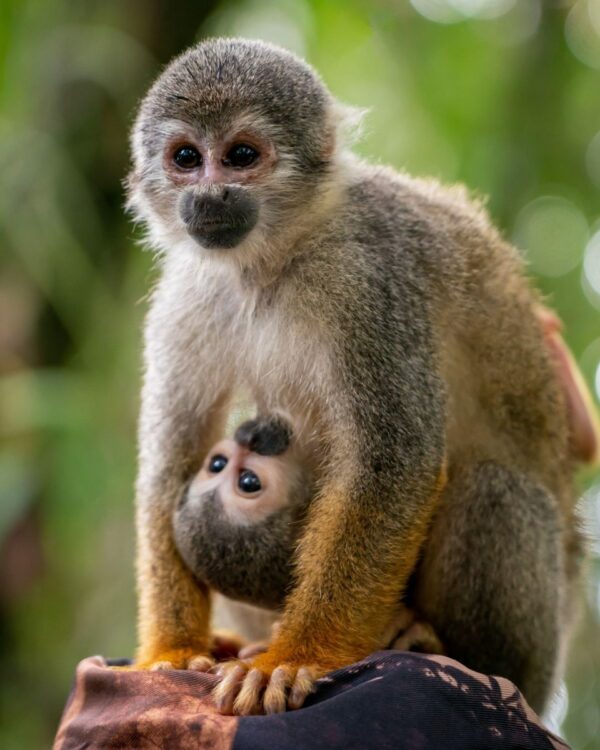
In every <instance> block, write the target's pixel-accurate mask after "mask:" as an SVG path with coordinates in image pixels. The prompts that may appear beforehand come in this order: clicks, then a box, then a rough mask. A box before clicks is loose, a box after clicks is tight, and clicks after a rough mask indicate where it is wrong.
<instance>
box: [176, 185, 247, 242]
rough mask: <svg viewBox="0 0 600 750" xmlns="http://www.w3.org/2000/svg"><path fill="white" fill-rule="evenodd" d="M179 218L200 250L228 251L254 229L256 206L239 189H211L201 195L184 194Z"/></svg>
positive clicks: (236, 187) (231, 187) (241, 189)
mask: <svg viewBox="0 0 600 750" xmlns="http://www.w3.org/2000/svg"><path fill="white" fill-rule="evenodd" d="M179 215H180V216H181V218H182V220H183V222H184V223H185V225H186V228H187V231H188V233H189V234H190V235H191V236H192V237H193V238H194V239H195V240H196V241H197V242H198V243H199V244H200V245H202V246H203V247H208V248H231V247H234V246H235V245H237V244H238V242H239V241H240V240H241V239H242V238H243V237H244V236H245V235H246V234H247V233H248V232H249V231H250V230H251V229H252V228H253V227H254V225H255V224H256V222H257V219H258V205H257V202H256V199H255V198H254V197H253V196H252V195H251V193H250V192H249V191H248V190H246V189H244V188H242V187H240V186H238V185H229V186H227V187H225V186H222V187H218V188H217V186H211V187H210V188H209V189H207V190H204V191H202V192H200V193H198V192H195V191H193V190H191V191H189V192H187V193H184V194H183V196H182V197H181V200H180V204H179Z"/></svg>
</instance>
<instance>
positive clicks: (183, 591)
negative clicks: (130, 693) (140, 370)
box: [136, 390, 226, 668]
mask: <svg viewBox="0 0 600 750" xmlns="http://www.w3.org/2000/svg"><path fill="white" fill-rule="evenodd" d="M225 401H226V397H225V395H223V396H221V398H220V399H218V400H216V401H215V402H214V403H213V405H212V408H211V409H210V410H208V412H207V414H206V416H205V417H204V419H203V420H202V421H196V419H194V416H193V414H194V412H193V410H192V411H190V409H189V403H188V404H187V406H186V409H185V410H184V409H179V408H174V403H173V400H172V398H171V399H170V398H169V396H168V395H167V394H166V393H163V394H162V396H161V394H160V390H159V391H158V392H151V393H147V392H146V393H145V394H144V403H143V406H142V430H141V432H142V437H141V441H142V443H144V442H145V441H147V442H148V443H150V446H145V447H144V445H142V446H141V451H142V456H143V458H142V460H141V462H140V473H139V478H138V482H137V540H138V541H137V587H138V600H139V601H138V608H139V609H138V643H139V648H138V652H137V658H136V664H137V666H139V667H142V668H145V667H150V666H152V667H155V668H158V667H165V668H168V667H175V668H179V667H186V666H187V667H195V668H202V667H205V666H209V663H208V661H203V660H202V659H201V658H198V657H201V656H202V655H206V656H207V655H208V653H209V650H210V642H209V615H210V601H209V592H208V588H207V587H203V586H201V585H200V584H199V583H198V582H197V581H196V580H195V579H194V578H193V577H192V575H191V573H190V571H189V569H188V568H187V567H186V566H185V565H184V564H183V562H182V560H181V558H180V556H179V554H178V552H177V550H176V548H175V544H174V541H173V521H172V516H173V509H174V508H175V506H176V504H177V502H178V501H179V499H180V498H181V496H182V493H183V492H184V491H185V487H186V484H187V482H188V481H189V479H190V478H191V477H192V476H193V475H194V474H195V473H196V471H197V469H198V464H199V463H200V462H201V460H202V458H203V456H204V454H205V452H206V451H207V450H208V449H209V448H210V446H211V445H212V444H213V443H214V441H215V439H217V438H218V437H219V436H220V434H221V432H222V424H223V408H222V407H223V404H224V402H225ZM165 402H166V403H168V404H169V409H168V410H167V409H166V408H165V407H164V406H163V404H165ZM181 406H183V404H181Z"/></svg>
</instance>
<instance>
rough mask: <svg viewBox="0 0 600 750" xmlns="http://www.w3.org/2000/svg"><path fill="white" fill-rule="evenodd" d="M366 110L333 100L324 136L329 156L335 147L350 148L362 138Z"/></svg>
mask: <svg viewBox="0 0 600 750" xmlns="http://www.w3.org/2000/svg"><path fill="white" fill-rule="evenodd" d="M368 112H369V110H368V109H361V108H360V107H352V106H350V105H349V104H342V102H338V101H337V100H334V101H333V103H332V105H331V108H330V110H329V117H328V127H327V136H326V137H327V142H328V145H329V148H330V151H329V154H328V157H329V158H331V156H333V153H334V151H335V150H336V148H341V149H342V150H343V149H344V148H350V147H351V146H353V145H354V144H355V143H356V142H358V141H359V140H360V139H361V138H362V135H363V132H364V121H365V118H366V116H367V114H368Z"/></svg>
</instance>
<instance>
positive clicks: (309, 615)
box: [216, 329, 445, 714]
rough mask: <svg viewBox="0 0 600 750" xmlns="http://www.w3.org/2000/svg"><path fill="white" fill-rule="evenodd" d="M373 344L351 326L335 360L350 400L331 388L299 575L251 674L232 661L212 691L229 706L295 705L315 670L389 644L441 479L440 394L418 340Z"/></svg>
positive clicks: (280, 707)
mask: <svg viewBox="0 0 600 750" xmlns="http://www.w3.org/2000/svg"><path fill="white" fill-rule="evenodd" d="M363 330H364V329H363ZM367 330H368V329H367ZM411 335H412V334H411ZM371 354H372V353H369V352H368V351H367V346H366V345H365V351H364V352H361V350H360V344H359V343H358V344H357V343H356V338H355V339H354V346H353V349H352V352H351V353H350V352H349V357H348V360H347V361H345V362H343V363H340V365H339V369H341V370H342V371H343V373H344V377H345V378H346V379H347V380H346V383H344V387H343V388H340V389H339V391H338V392H339V393H343V394H350V398H351V399H352V400H351V401H349V402H348V401H346V402H343V401H342V400H341V399H340V397H339V396H338V397H337V400H336V397H335V396H334V394H333V393H331V394H329V398H330V401H329V403H330V404H332V405H333V409H332V412H331V423H330V424H329V425H328V426H327V427H328V429H326V430H325V432H326V433H327V432H329V431H330V434H331V435H334V436H335V437H334V438H333V440H332V443H331V445H330V446H329V461H328V468H327V478H326V481H325V482H324V483H323V485H322V488H321V492H320V494H319V497H318V498H317V500H316V501H315V502H314V504H313V506H312V508H311V516H310V519H309V522H308V526H307V529H306V531H305V533H304V535H303V538H302V541H301V544H300V548H299V558H298V564H297V585H296V587H295V588H294V589H293V590H292V592H291V593H290V595H289V598H288V600H287V603H286V607H285V610H284V613H283V617H282V621H281V629H280V631H279V634H278V635H277V637H276V638H275V639H274V641H273V642H272V644H271V645H270V647H269V649H268V650H267V652H266V653H264V654H261V655H259V656H258V657H257V658H256V659H255V660H254V662H253V664H252V669H250V671H249V672H248V673H247V674H245V672H246V666H245V665H243V664H239V663H238V664H236V665H235V666H231V667H227V668H226V669H225V673H226V674H225V677H224V679H223V680H222V682H221V684H220V685H219V687H218V688H217V694H216V698H217V702H218V704H219V706H220V709H221V710H222V711H224V712H230V711H232V710H233V711H234V712H236V713H241V714H247V713H253V712H256V711H257V710H260V708H261V702H262V707H263V708H264V710H265V711H266V712H276V711H281V710H284V709H285V707H286V703H287V705H288V706H289V707H291V708H294V707H298V706H300V705H302V703H303V701H304V698H305V697H306V695H307V694H308V692H310V690H311V687H312V683H313V681H314V679H315V678H316V677H319V676H321V675H323V674H324V673H325V672H326V671H329V670H332V669H336V668H339V667H341V666H343V665H345V664H348V663H352V662H353V661H356V660H357V659H360V658H362V657H364V656H366V655H367V654H368V653H370V652H371V651H372V650H373V649H376V648H381V647H382V646H383V643H382V639H383V637H384V633H385V631H386V628H387V627H388V626H389V624H390V622H391V620H392V618H393V617H394V615H395V613H396V611H397V608H398V605H399V602H400V598H401V595H402V592H403V589H404V587H405V584H406V581H407V579H408V576H409V575H410V573H411V571H412V570H413V568H414V566H415V563H416V559H417V555H418V553H419V549H420V547H421V545H422V542H423V540H424V538H425V534H426V531H427V527H428V524H429V521H430V518H431V516H432V513H433V511H434V509H435V508H436V505H437V500H438V498H439V496H440V492H441V490H442V488H443V486H444V482H445V471H444V448H443V397H442V392H441V387H440V383H439V382H438V380H437V378H436V376H435V363H434V362H433V361H432V359H431V356H430V353H429V351H428V348H427V347H425V346H420V344H419V341H418V340H414V341H412V340H411V346H410V348H407V349H406V356H405V357H402V356H401V357H392V358H390V357H386V354H385V352H380V353H378V354H380V355H381V356H380V358H379V359H378V363H377V364H378V366H376V367H373V366H371V367H369V362H368V359H369V357H370V356H371ZM363 356H364V361H362V362H361V361H360V360H361V358H362V357H363ZM240 685H241V688H240ZM265 685H266V691H265V693H264V697H263V698H261V690H262V688H263V687H264V686H265Z"/></svg>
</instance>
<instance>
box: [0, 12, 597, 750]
mask: <svg viewBox="0 0 600 750" xmlns="http://www.w3.org/2000/svg"><path fill="white" fill-rule="evenodd" d="M432 18H433V19H437V20H431V19H432ZM442 21H443V22H442ZM209 33H210V34H214V33H219V34H240V35H244V36H255V37H262V38H265V39H269V40H271V41H275V42H279V43H281V44H284V45H285V46H288V47H290V48H291V49H294V50H295V51H297V52H299V53H300V54H302V55H304V56H305V57H307V59H308V60H309V61H310V62H312V63H313V64H314V65H315V66H316V67H317V68H318V69H319V70H320V71H321V73H322V75H323V77H324V78H325V80H326V82H327V83H328V85H329V86H330V87H331V89H332V90H333V91H334V93H335V94H336V95H337V96H338V97H339V98H340V99H342V100H343V101H345V102H347V103H348V104H352V105H356V106H358V107H366V108H369V109H370V110H371V112H370V114H369V115H368V116H367V118H366V120H365V125H364V134H363V138H362V140H361V141H360V143H359V144H358V146H357V150H358V151H359V152H360V153H361V154H364V155H365V156H368V157H369V158H373V159H376V160H380V161H382V162H387V163H390V164H392V165H393V166H395V167H397V168H406V169H407V170H408V171H410V172H413V173H417V174H434V175H437V176H439V177H440V178H442V179H443V180H445V181H457V180H458V181H464V182H466V183H467V184H468V185H469V187H470V188H471V189H473V190H474V191H475V192H477V193H480V194H484V195H489V196H490V197H489V206H490V210H491V213H492V215H493V216H494V218H495V220H496V221H497V222H498V224H499V225H500V226H501V228H502V229H503V231H504V232H505V233H506V234H507V236H509V237H512V238H513V239H515V240H516V241H517V242H521V243H522V244H523V245H525V246H524V247H523V250H524V251H526V252H528V253H529V258H530V260H531V263H532V266H531V268H532V273H534V274H535V275H536V276H537V278H536V281H537V283H538V284H539V285H540V287H541V288H542V290H543V291H544V292H545V293H546V294H547V295H548V296H549V299H550V302H551V304H552V305H553V306H554V307H555V308H556V309H557V311H558V312H559V313H560V315H561V317H562V318H563V320H564V321H565V323H566V326H567V328H566V335H567V338H568V340H569V342H570V344H571V346H572V347H573V349H574V352H575V354H576V356H577V357H578V358H579V361H580V363H581V366H582V369H583V371H584V373H585V375H586V377H587V378H588V380H589V382H590V385H591V386H592V387H594V385H595V387H596V388H600V376H599V375H598V373H599V372H600V371H599V369H598V368H599V364H600V329H599V326H598V309H599V308H600V303H599V300H600V289H599V288H598V285H597V280H598V278H599V277H600V254H598V253H596V254H595V251H593V242H590V243H589V244H588V246H587V247H588V249H587V251H586V250H585V246H586V243H588V240H589V239H590V238H591V237H592V236H593V235H594V234H595V233H596V232H597V231H598V230H599V229H600V223H599V219H600V216H599V210H598V192H599V188H600V139H599V138H598V137H597V138H596V139H595V140H594V136H597V133H598V130H599V128H600V124H599V123H600V98H599V97H598V90H599V83H600V81H599V77H600V76H599V74H598V69H599V68H600V3H599V2H598V0H579V2H577V3H560V4H559V3H557V4H550V3H543V2H542V1H541V0H519V2H514V0H513V1H512V2H511V0H468V1H467V0H453V2H450V0H413V2H411V3H409V2H403V1H402V0H376V2H370V1H369V0H349V1H348V2H342V0H224V1H222V2H217V1H216V0H215V1H212V2H203V3H192V2H189V0H188V1H187V2H185V1H183V0H177V1H176V2H170V3H167V2H166V0H148V1H147V2H145V3H143V4H140V3H119V2H117V0H105V1H104V2H99V0H92V1H91V2H87V3H72V2H68V0H54V1H53V2H52V3H43V2H42V0H3V2H2V3H1V4H0V264H1V267H2V277H1V279H0V450H1V452H0V493H1V499H0V547H1V548H2V557H1V558H0V635H1V636H2V638H0V659H1V660H2V663H1V664H0V673H1V674H2V675H3V682H2V684H1V686H0V706H1V707H2V708H1V709H0V712H1V713H2V715H0V745H1V746H2V747H3V748H38V747H47V746H49V744H50V740H51V738H52V736H53V733H54V730H55V727H56V723H57V721H58V716H59V714H60V710H61V708H62V706H63V704H64V701H65V698H66V695H67V693H68V690H69V686H70V682H71V678H72V673H73V669H74V665H75V663H76V661H77V660H78V659H79V658H81V657H83V656H86V655H89V654H91V653H103V654H106V655H126V654H130V653H131V651H132V649H133V646H134V639H135V632H134V591H133V573H132V570H133V549H134V538H133V520H132V519H133V513H132V504H131V497H132V484H133V477H134V471H135V420H136V414H137V393H138V387H139V369H140V367H139V360H140V335H139V331H140V326H141V319H142V316H143V313H144V310H145V303H144V301H143V298H144V295H145V294H146V293H147V290H148V289H149V288H150V285H151V282H152V278H153V272H152V261H151V258H150V256H149V255H148V254H147V253H145V252H143V251H142V250H141V249H140V248H139V247H138V246H137V245H136V242H135V231H134V228H133V227H132V226H131V224H130V223H129V222H128V221H127V219H126V218H125V216H124V214H123V210H122V203H123V195H122V188H121V181H122V179H123V177H124V176H125V174H126V171H127V131H128V127H129V124H130V120H131V116H132V113H133V110H134V108H135V104H136V101H137V100H138V99H139V97H140V96H141V95H142V93H143V92H144V90H145V88H146V86H147V84H148V83H149V81H150V80H151V79H152V77H153V76H154V75H155V74H156V72H157V70H158V69H159V66H160V65H161V64H163V63H164V62H166V61H167V60H168V59H169V58H170V56H171V55H173V54H175V53H176V52H177V51H178V50H179V49H181V48H182V47H183V46H185V45H186V44H190V43H192V42H193V41H195V40H196V39H199V38H201V37H202V36H204V35H206V34H209ZM594 144H596V145H594ZM549 227H550V229H549ZM599 247H600V245H599ZM584 253H587V254H586V255H585V257H586V269H587V276H586V275H584V274H583V272H582V267H583V258H584ZM590 269H591V270H590ZM594 269H598V270H597V271H594ZM441 271H442V272H443V269H441ZM594 274H595V275H594ZM594 380H595V381H596V383H595V384H594ZM582 485H583V486H585V487H588V488H590V489H588V492H587V495H586V498H585V500H584V502H583V504H582V507H583V508H584V511H585V514H586V518H587V519H588V521H589V523H588V525H589V530H590V532H591V533H592V534H595V535H596V537H597V536H598V528H599V526H600V489H599V487H600V478H599V477H598V476H596V475H594V473H593V472H588V473H587V474H586V476H584V477H582ZM594 524H595V525H594ZM596 551H598V549H597V543H596ZM598 591H600V564H599V563H598V560H597V558H596V559H595V561H594V563H593V564H592V565H591V567H590V574H589V576H588V579H587V586H586V593H587V597H586V600H587V603H588V606H587V614H586V618H585V619H584V621H583V624H582V626H581V628H580V634H579V636H578V639H577V642H576V646H575V648H574V650H573V653H572V656H571V660H570V668H569V672H568V683H567V684H568V694H569V713H568V715H567V717H566V720H565V722H564V725H563V730H564V732H565V734H566V736H567V738H568V739H569V740H570V741H571V742H572V743H573V746H574V747H577V748H582V749H583V748H585V749H587V750H590V749H592V748H600V742H599V741H598V740H597V737H598V736H599V735H600V680H599V679H598V677H597V675H598V674H600V670H599V667H600V638H598V619H599V609H598V608H599V606H600V605H599V601H600V600H599V595H598ZM558 713H559V714H560V706H559V709H558Z"/></svg>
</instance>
